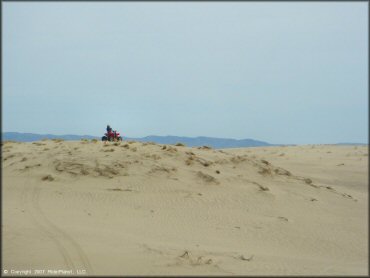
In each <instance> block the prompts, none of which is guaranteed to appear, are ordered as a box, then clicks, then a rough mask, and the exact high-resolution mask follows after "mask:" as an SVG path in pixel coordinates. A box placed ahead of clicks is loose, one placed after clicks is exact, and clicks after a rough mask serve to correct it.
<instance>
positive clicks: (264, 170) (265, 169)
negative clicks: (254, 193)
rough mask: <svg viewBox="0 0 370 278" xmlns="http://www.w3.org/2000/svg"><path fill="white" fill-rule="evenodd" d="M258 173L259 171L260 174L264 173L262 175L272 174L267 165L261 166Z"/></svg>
mask: <svg viewBox="0 0 370 278" xmlns="http://www.w3.org/2000/svg"><path fill="white" fill-rule="evenodd" d="M258 173H260V174H261V175H264V176H266V175H271V174H272V172H271V169H270V168H267V167H261V168H260V170H259V171H258Z"/></svg>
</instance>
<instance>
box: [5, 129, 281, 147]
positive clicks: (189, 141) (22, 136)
mask: <svg viewBox="0 0 370 278" xmlns="http://www.w3.org/2000/svg"><path fill="white" fill-rule="evenodd" d="M43 139H64V140H66V141H71V140H72V141H76V140H77V141H78V140H81V139H89V140H91V139H98V140H100V139H101V137H97V136H91V135H70V134H67V135H53V134H35V133H19V132H3V133H2V141H18V142H33V141H40V140H43ZM124 140H134V141H139V142H155V143H158V144H176V143H183V144H185V145H186V146H189V147H199V146H209V147H212V148H215V149H221V148H241V147H260V146H274V145H273V144H270V143H267V142H263V141H257V140H253V139H242V140H236V139H228V138H213V137H179V136H155V135H153V136H146V137H142V138H128V137H124Z"/></svg>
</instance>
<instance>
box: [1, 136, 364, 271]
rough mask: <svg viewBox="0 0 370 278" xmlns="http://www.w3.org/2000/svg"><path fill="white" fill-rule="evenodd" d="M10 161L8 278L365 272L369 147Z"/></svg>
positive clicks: (169, 151) (48, 147)
mask: <svg viewBox="0 0 370 278" xmlns="http://www.w3.org/2000/svg"><path fill="white" fill-rule="evenodd" d="M2 163H3V164H2V167H3V168H2V171H3V177H2V217H3V220H2V244H3V246H2V259H3V262H2V267H3V269H2V271H3V275H4V274H5V273H4V271H5V270H6V271H7V272H8V274H11V273H13V275H16V274H20V271H30V272H31V273H32V274H35V271H37V270H39V271H44V272H38V274H40V275H41V274H48V275H50V274H51V273H52V271H59V274H61V273H62V271H65V273H64V274H68V275H70V274H72V275H77V274H81V275H84V274H87V275H209V276H212V275H224V276H225V275H227V276H229V275H367V274H368V255H369V254H368V147H367V146H334V145H304V146H289V147H258V148H240V149H224V150H214V149H208V148H189V147H185V146H173V145H172V146H169V145H167V146H165V145H159V144H152V143H139V142H122V143H109V144H106V145H104V144H103V143H102V142H92V141H78V142H77V141H68V142H66V141H59V140H45V141H39V142H33V143H17V142H5V143H3V145H2ZM17 271H18V272H17ZM56 273H57V272H56Z"/></svg>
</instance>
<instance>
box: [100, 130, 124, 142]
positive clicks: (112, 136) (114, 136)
mask: <svg viewBox="0 0 370 278" xmlns="http://www.w3.org/2000/svg"><path fill="white" fill-rule="evenodd" d="M101 140H102V141H104V142H106V141H110V142H112V141H122V136H119V132H117V131H116V130H114V131H111V132H107V133H105V134H104V136H103V137H102V138H101Z"/></svg>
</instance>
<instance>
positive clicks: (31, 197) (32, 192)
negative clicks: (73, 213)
mask: <svg viewBox="0 0 370 278" xmlns="http://www.w3.org/2000/svg"><path fill="white" fill-rule="evenodd" d="M29 186H30V185H25V187H26V189H25V190H23V194H22V195H23V197H22V198H23V202H24V203H25V204H27V206H28V208H29V209H28V211H29V212H30V213H31V216H32V218H33V220H34V221H33V222H34V224H35V225H36V226H37V227H38V228H39V229H40V230H41V231H42V232H43V233H44V234H45V235H47V236H48V237H49V238H50V239H51V240H52V241H53V242H54V244H55V245H56V247H57V249H58V251H59V252H60V253H61V255H62V257H63V260H64V264H65V266H66V267H67V269H72V270H74V273H76V270H77V269H85V270H86V272H87V274H88V275H92V274H93V269H92V266H91V264H90V262H89V259H88V258H87V256H86V254H85V253H84V251H83V250H82V248H81V246H80V245H79V244H78V243H77V242H76V241H75V240H74V239H73V238H72V237H71V236H70V235H69V234H67V233H66V232H64V231H63V230H62V229H60V228H59V227H58V226H56V225H55V224H54V223H52V222H51V221H50V220H49V219H48V218H47V217H46V215H45V214H44V212H43V211H42V209H41V207H40V203H39V198H40V192H41V188H40V187H37V186H34V187H33V188H28V187H29Z"/></svg>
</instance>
